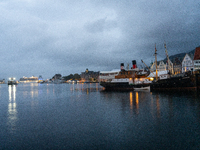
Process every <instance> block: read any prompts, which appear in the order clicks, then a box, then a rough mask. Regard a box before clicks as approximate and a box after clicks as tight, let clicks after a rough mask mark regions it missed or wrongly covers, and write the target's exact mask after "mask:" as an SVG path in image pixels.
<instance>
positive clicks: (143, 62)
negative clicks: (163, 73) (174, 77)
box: [141, 59, 155, 76]
mask: <svg viewBox="0 0 200 150" xmlns="http://www.w3.org/2000/svg"><path fill="white" fill-rule="evenodd" d="M141 61H142V63H143V64H144V65H145V66H146V67H147V68H148V69H149V71H150V72H151V73H152V74H153V75H154V76H155V74H154V73H153V71H151V69H150V68H149V67H148V66H147V65H146V64H145V62H144V61H143V60H142V59H141Z"/></svg>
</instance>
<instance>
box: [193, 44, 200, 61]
mask: <svg viewBox="0 0 200 150" xmlns="http://www.w3.org/2000/svg"><path fill="white" fill-rule="evenodd" d="M194 60H200V47H196V49H195V53H194Z"/></svg>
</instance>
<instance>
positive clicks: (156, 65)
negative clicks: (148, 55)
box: [154, 44, 158, 80]
mask: <svg viewBox="0 0 200 150" xmlns="http://www.w3.org/2000/svg"><path fill="white" fill-rule="evenodd" d="M154 55H155V63H156V80H158V71H157V49H156V44H155V54H154Z"/></svg>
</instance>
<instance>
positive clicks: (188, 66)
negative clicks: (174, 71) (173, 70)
mask: <svg viewBox="0 0 200 150" xmlns="http://www.w3.org/2000/svg"><path fill="white" fill-rule="evenodd" d="M193 68H194V63H193V60H192V59H191V57H190V56H189V55H188V54H186V55H185V57H184V58H183V61H182V72H186V71H191V70H193Z"/></svg>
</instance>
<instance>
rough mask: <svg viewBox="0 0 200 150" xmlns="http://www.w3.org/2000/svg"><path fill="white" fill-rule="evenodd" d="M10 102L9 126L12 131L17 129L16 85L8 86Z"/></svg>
mask: <svg viewBox="0 0 200 150" xmlns="http://www.w3.org/2000/svg"><path fill="white" fill-rule="evenodd" d="M8 93H9V102H8V126H9V130H10V132H14V131H15V130H16V122H17V119H18V117H17V104H16V85H9V86H8Z"/></svg>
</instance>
